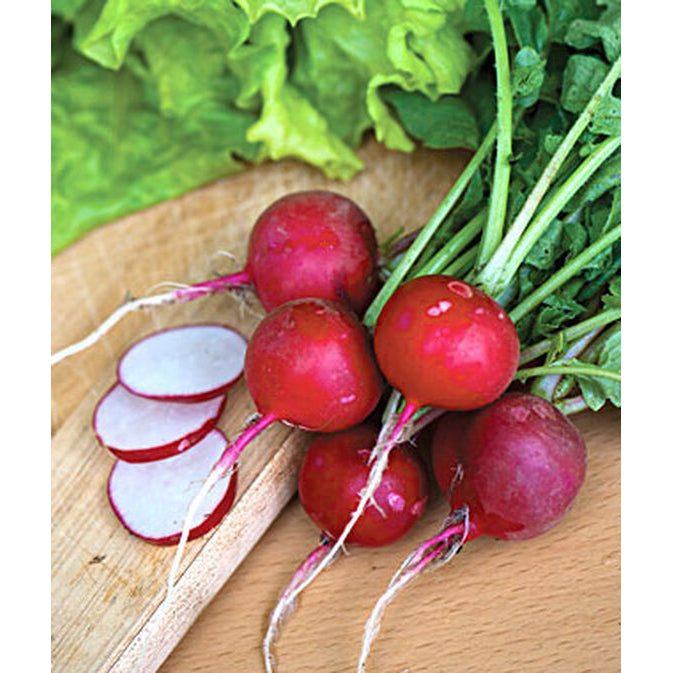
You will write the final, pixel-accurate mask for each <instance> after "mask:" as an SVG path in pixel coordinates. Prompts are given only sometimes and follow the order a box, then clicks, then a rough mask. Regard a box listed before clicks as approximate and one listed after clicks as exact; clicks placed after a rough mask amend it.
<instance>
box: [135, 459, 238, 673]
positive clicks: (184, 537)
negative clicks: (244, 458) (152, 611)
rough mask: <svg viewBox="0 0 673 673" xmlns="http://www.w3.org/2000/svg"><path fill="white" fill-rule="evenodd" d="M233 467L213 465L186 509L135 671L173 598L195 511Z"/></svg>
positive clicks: (139, 668)
mask: <svg viewBox="0 0 673 673" xmlns="http://www.w3.org/2000/svg"><path fill="white" fill-rule="evenodd" d="M234 469H235V466H233V467H231V468H229V469H228V470H227V469H224V470H223V469H219V468H218V465H217V464H216V465H215V467H214V468H213V469H212V470H211V472H210V474H209V475H208V477H207V478H206V480H205V481H204V482H203V486H202V487H201V489H200V490H199V492H198V493H197V494H196V496H195V497H194V499H193V500H192V502H191V503H190V505H189V507H188V509H187V513H186V515H185V521H184V524H183V526H182V531H181V532H180V540H179V541H178V545H177V548H176V551H175V556H174V557H173V562H172V563H171V568H170V571H169V573H168V580H167V582H166V595H165V596H164V599H163V601H162V602H161V604H160V605H159V607H158V609H157V619H156V621H155V622H154V626H153V628H152V630H151V631H150V632H149V633H148V634H147V637H146V639H145V642H144V644H143V648H142V652H141V653H140V656H139V658H138V662H137V665H136V667H135V669H134V670H135V671H141V670H142V668H143V663H144V661H145V656H146V654H147V647H148V645H149V643H150V641H151V640H152V639H153V638H154V636H156V634H157V630H158V629H159V628H160V626H161V624H162V622H163V618H164V615H165V613H166V611H167V610H168V608H169V606H170V604H171V601H172V600H173V595H174V594H175V585H176V584H177V576H178V571H179V569H180V563H181V561H182V557H183V556H184V553H185V548H186V546H187V541H188V538H189V532H190V530H191V528H192V523H193V522H194V518H195V517H196V512H197V511H198V508H199V507H200V506H201V503H202V502H203V499H204V498H205V497H206V495H208V492H209V491H210V489H211V488H213V486H214V485H215V484H216V483H217V482H218V480H219V479H222V478H224V477H226V476H227V475H228V476H229V478H231V477H232V475H233V471H234Z"/></svg>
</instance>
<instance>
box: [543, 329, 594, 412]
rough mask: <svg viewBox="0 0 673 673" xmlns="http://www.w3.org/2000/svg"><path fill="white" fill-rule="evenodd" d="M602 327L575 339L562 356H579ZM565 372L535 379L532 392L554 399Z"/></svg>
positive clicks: (567, 357)
mask: <svg viewBox="0 0 673 673" xmlns="http://www.w3.org/2000/svg"><path fill="white" fill-rule="evenodd" d="M601 329H602V328H601V327H596V328H595V329H593V330H591V332H588V333H587V334H585V335H584V336H583V337H581V338H580V339H578V340H577V341H575V342H574V343H573V344H572V345H571V346H570V347H569V348H568V350H566V352H565V353H564V354H563V356H562V358H561V359H562V360H570V359H572V358H576V357H579V355H581V354H582V352H583V351H584V350H585V348H586V347H587V346H588V345H589V344H590V343H591V342H592V341H593V339H594V338H595V337H596V335H597V334H598V333H599V332H600V331H601ZM562 378H563V374H547V375H546V376H542V377H540V378H539V379H537V380H536V381H533V383H532V385H531V388H530V392H531V393H533V394H534V395H539V396H540V397H544V398H545V399H546V400H547V401H549V402H551V401H552V400H553V399H554V396H555V394H556V389H557V387H558V384H559V383H560V381H561V379H562Z"/></svg>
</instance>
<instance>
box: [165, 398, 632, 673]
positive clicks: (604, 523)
mask: <svg viewBox="0 0 673 673" xmlns="http://www.w3.org/2000/svg"><path fill="white" fill-rule="evenodd" d="M575 420H576V422H577V424H578V426H579V428H580V430H581V432H582V433H583V435H584V437H585V439H586V442H587V446H588V449H589V461H588V472H587V480H586V483H585V485H584V488H583V490H582V491H581V493H580V495H579V497H578V500H577V502H576V503H575V505H574V507H573V509H572V510H571V511H570V513H569V515H568V516H567V517H566V519H565V520H564V521H563V522H562V523H561V524H560V525H559V526H558V527H557V528H556V529H554V530H552V531H550V532H549V533H547V534H545V535H543V536H541V537H540V538H537V539H534V540H528V541H525V542H500V541H495V540H490V539H479V540H475V541H474V542H472V543H470V544H469V545H467V546H466V547H465V549H464V550H463V551H462V552H461V553H460V554H458V556H456V557H455V558H454V560H453V561H452V562H451V563H450V564H449V565H447V566H445V567H444V568H441V569H439V570H437V571H435V572H432V573H429V574H427V575H426V576H424V577H422V578H420V579H418V580H417V581H416V582H415V583H413V584H412V585H411V586H409V587H408V588H407V590H406V591H405V592H403V593H402V594H401V595H400V596H398V597H397V599H396V600H395V601H393V603H391V605H390V606H389V608H388V611H387V612H386V614H385V617H384V620H383V626H382V629H381V633H380V635H379V637H378V639H377V640H376V641H375V643H374V647H373V650H372V653H371V657H370V663H369V666H368V668H367V670H368V672H369V673H403V672H408V673H412V672H413V673H453V672H460V673H539V672H540V671H545V673H585V672H586V673H588V672H591V673H617V672H618V671H620V499H619V488H620V461H619V453H620V450H619V444H620V440H619V437H620V414H619V412H617V411H615V410H608V411H606V412H601V413H600V414H591V413H585V414H582V415H581V416H579V417H578V418H576V419H575ZM446 514H447V509H446V506H445V504H444V502H443V500H442V499H441V498H440V497H439V496H438V495H437V494H436V493H435V495H434V497H433V500H432V503H431V506H430V508H429V510H428V512H427V513H426V514H425V516H424V518H423V520H422V521H421V522H420V523H419V525H418V527H417V528H415V529H414V530H412V531H411V533H410V534H409V535H408V536H407V537H405V538H404V539H403V540H400V541H399V542H397V543H395V544H393V545H391V546H390V547H386V548H384V549H367V550H365V549H357V548H352V549H351V550H350V555H349V556H348V557H342V558H341V559H339V560H338V561H336V562H335V563H334V564H333V565H332V566H331V567H330V568H329V569H328V570H327V571H326V572H325V573H324V574H323V575H322V576H320V577H319V578H318V579H317V580H316V581H315V582H314V583H313V584H312V585H311V586H310V587H309V588H308V589H307V591H305V592H304V593H303V594H302V596H301V597H300V600H299V606H298V609H297V611H296V612H295V613H294V615H293V616H292V617H291V618H290V620H289V621H288V623H287V624H286V626H285V628H284V630H283V631H282V633H281V636H280V639H279V641H278V647H277V662H278V671H279V673H283V672H284V671H288V672H291V673H310V672H314V671H320V672H321V673H346V672H351V673H354V672H355V670H356V666H357V660H358V656H359V651H360V639H361V637H362V629H363V627H364V623H365V621H366V618H367V616H368V615H369V612H370V610H371V609H372V607H373V605H374V603H375V601H376V599H377V598H378V596H379V594H380V593H381V591H383V589H384V588H385V585H386V584H387V582H388V581H389V579H390V577H391V575H392V573H393V572H394V571H395V569H396V568H397V566H398V565H399V563H400V562H401V561H402V559H403V558H404V557H405V556H406V555H407V554H408V553H409V552H410V551H411V550H412V549H413V548H414V547H415V545H416V544H418V543H419V542H420V541H421V540H423V539H425V538H426V537H428V536H429V535H431V534H432V532H433V531H435V530H436V529H437V527H438V526H439V525H440V524H441V521H442V519H443V517H444V516H445V515H446ZM316 543H317V531H316V529H315V528H314V526H313V524H312V523H311V522H310V520H309V519H308V517H307V516H306V515H305V514H304V513H303V511H302V510H301V507H300V506H299V503H298V502H297V500H296V499H294V500H293V501H292V502H291V504H290V505H289V506H288V507H287V508H286V509H285V510H284V512H283V513H282V515H281V516H280V517H279V518H278V520H277V521H276V522H275V523H274V525H273V526H272V527H271V528H270V529H269V531H268V532H267V533H266V535H265V536H264V537H263V538H262V540H261V541H260V542H259V544H258V545H257V546H256V547H255V549H254V550H253V551H252V552H251V553H250V555H249V556H248V558H247V559H246V561H245V563H244V564H243V565H242V566H241V567H240V568H239V569H238V570H237V571H236V573H235V574H234V575H233V576H232V577H231V578H230V580H229V581H228V582H227V585H226V586H225V588H224V589H223V590H222V591H221V592H220V593H219V594H218V595H217V596H216V598H215V599H214V600H213V602H212V603H211V604H210V605H209V606H208V608H206V610H205V611H204V612H203V614H202V615H201V617H200V618H199V619H198V620H197V622H196V623H195V624H194V626H193V627H192V629H191V630H190V631H189V632H188V633H187V635H186V636H185V638H184V639H183V640H182V642H181V643H180V644H179V645H178V647H177V648H176V649H175V651H174V652H173V654H172V655H171V656H170V657H169V658H168V660H167V661H166V663H165V664H164V666H162V668H161V669H160V673H181V672H184V671H194V672H196V671H198V672H199V673H216V672H220V671H241V672H243V671H245V672H248V671H249V672H262V671H263V670H264V666H263V661H262V653H261V642H262V638H263V637H264V633H265V630H266V620H267V619H268V615H269V613H270V611H271V609H272V608H273V606H274V604H275V601H276V599H277V597H278V595H279V594H280V592H281V590H282V588H283V587H284V586H285V583H286V582H287V581H288V580H289V577H290V574H291V572H292V570H293V569H294V568H295V566H296V565H297V564H298V563H299V562H300V561H301V560H302V559H303V558H304V556H305V555H306V554H307V553H308V551H309V550H310V549H311V548H312V545H314V544H316Z"/></svg>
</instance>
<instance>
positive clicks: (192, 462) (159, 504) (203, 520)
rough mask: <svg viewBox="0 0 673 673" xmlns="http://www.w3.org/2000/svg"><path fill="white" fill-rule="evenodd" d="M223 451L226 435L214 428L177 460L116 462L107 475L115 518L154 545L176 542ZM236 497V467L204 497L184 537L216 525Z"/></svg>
mask: <svg viewBox="0 0 673 673" xmlns="http://www.w3.org/2000/svg"><path fill="white" fill-rule="evenodd" d="M226 447H227V439H226V437H225V436H224V435H223V434H222V432H220V430H218V429H215V430H212V431H211V432H209V433H208V434H207V435H206V436H205V437H204V438H203V439H202V440H201V441H200V442H198V443H197V444H195V445H194V446H193V447H192V448H191V449H190V450H189V451H187V452H186V453H182V454H180V455H179V456H173V457H171V458H166V459H165V460H158V461H154V462H152V463H142V464H140V463H136V464H133V463H125V462H124V461H121V460H118V461H117V462H116V463H115V464H114V465H113V467H112V470H111V471H110V476H109V478H108V488H107V493H108V499H109V501H110V505H111V506H112V509H113V511H114V513H115V514H116V516H117V518H118V519H119V520H120V521H121V522H122V524H123V526H124V527H125V528H126V529H127V530H128V531H129V532H131V533H133V535H136V536H137V537H140V538H142V539H143V540H147V541H148V542H152V543H153V544H158V545H173V544H177V543H178V541H179V540H180V533H181V531H182V526H183V524H184V519H185V512H186V511H187V509H188V508H189V505H190V503H191V501H192V500H193V499H194V497H195V496H196V494H197V493H198V492H199V490H200V489H201V486H202V484H203V482H204V480H205V479H206V477H207V476H208V474H209V472H210V470H211V468H212V466H213V463H215V461H217V459H218V458H219V457H220V455H221V454H222V452H223V451H224V450H225V448H226ZM235 495H236V470H235V469H234V470H233V472H232V473H231V474H230V476H227V477H224V478H223V479H220V480H219V481H218V482H217V483H216V484H215V485H214V486H213V488H212V489H211V490H210V491H209V492H208V494H207V495H206V496H205V498H204V499H203V501H202V502H201V506H200V507H199V508H198V509H197V510H196V516H195V517H194V520H193V526H192V528H191V529H190V532H189V536H188V538H187V539H188V540H194V539H195V538H197V537H200V536H202V535H205V534H206V533H207V532H208V531H209V530H211V529H212V528H214V527H215V526H217V524H218V523H220V521H221V520H222V518H223V517H224V515H225V514H226V513H227V512H228V511H229V509H230V508H231V505H232V504H233V502H234V497H235Z"/></svg>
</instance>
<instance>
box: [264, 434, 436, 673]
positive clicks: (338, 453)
mask: <svg viewBox="0 0 673 673" xmlns="http://www.w3.org/2000/svg"><path fill="white" fill-rule="evenodd" d="M378 434H379V433H378V430H377V429H376V428H375V427H374V426H372V425H360V426H357V427H355V428H351V429H349V430H345V431H343V432H339V433H335V434H328V435H321V436H319V437H316V438H315V439H314V440H313V441H312V443H311V444H310V446H309V447H308V449H307V451H306V453H305V454H304V457H303V460H302V463H301V466H300V468H299V478H298V486H299V500H300V502H301V505H302V507H303V509H304V511H305V512H306V514H307V515H308V516H309V517H310V519H311V520H312V521H313V523H315V525H316V526H317V527H318V528H319V529H320V531H321V539H320V543H319V544H318V546H317V547H316V548H315V549H314V550H313V551H311V553H310V554H309V555H308V556H307V558H306V559H305V560H304V561H303V562H302V563H301V564H300V565H299V567H298V568H297V570H296V571H295V573H294V575H293V577H292V579H291V580H290V583H289V584H288V586H287V587H286V589H285V591H284V592H283V594H282V596H281V598H280V599H279V601H278V603H277V604H276V607H275V608H274V610H273V611H272V613H271V616H270V619H269V626H268V630H267V634H266V637H265V639H264V661H265V665H266V669H267V671H269V672H271V671H273V670H274V660H273V655H272V653H271V648H272V646H273V644H274V642H275V640H276V638H277V636H278V632H279V629H280V626H281V624H282V622H283V620H284V619H285V618H286V617H287V615H288V613H289V612H290V610H291V609H292V606H293V602H289V601H288V600H287V599H288V597H289V596H290V594H291V592H292V591H293V590H294V589H295V588H296V587H297V586H298V584H299V583H300V582H301V581H302V580H303V579H304V577H305V576H306V574H307V573H308V572H310V571H311V570H312V569H313V568H314V567H315V565H316V564H317V563H318V562H319V561H321V560H322V559H323V558H324V557H325V555H326V554H327V552H328V551H329V550H330V548H331V546H332V545H333V544H334V541H335V540H336V539H337V538H338V537H339V535H340V534H341V532H342V530H343V529H344V527H345V526H346V524H347V523H348V520H349V517H350V513H351V512H352V510H353V509H354V507H355V506H356V504H357V502H358V498H359V493H360V491H361V490H362V488H364V486H365V484H366V482H367V475H368V472H369V458H370V456H371V452H372V449H373V448H374V446H375V445H376V441H377V438H378ZM427 498H428V482H427V477H426V474H425V468H424V467H423V465H422V464H421V462H420V460H419V459H418V458H417V457H416V455H414V454H413V453H412V452H411V451H410V447H408V446H406V445H401V444H400V445H397V446H396V447H395V448H394V450H393V451H392V452H391V455H390V462H389V464H388V469H387V470H386V472H385V474H384V476H383V479H382V481H381V484H380V485H379V487H378V489H377V490H376V492H375V493H374V500H375V501H376V503H377V507H376V508H373V507H372V508H369V509H368V510H367V511H366V512H365V513H364V514H363V516H362V518H361V519H360V520H359V521H358V523H357V525H356V526H355V528H353V530H352V531H351V532H350V534H349V536H348V538H347V542H349V543H352V544H355V545H358V546H361V547H381V546H384V545H388V544H391V543H393V542H395V541H396V540H399V539H400V538H402V537H403V536H404V535H405V534H406V533H407V532H408V531H409V530H410V529H411V527H412V526H413V525H414V524H415V523H416V522H417V521H418V520H419V518H420V517H421V516H422V514H423V512H424V511H425V506H426V503H427Z"/></svg>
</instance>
